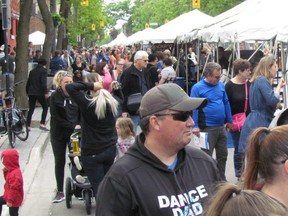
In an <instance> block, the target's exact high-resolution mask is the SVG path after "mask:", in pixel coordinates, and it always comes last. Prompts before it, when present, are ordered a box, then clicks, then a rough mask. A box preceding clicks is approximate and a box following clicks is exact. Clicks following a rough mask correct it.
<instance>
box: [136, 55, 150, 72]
mask: <svg viewBox="0 0 288 216" xmlns="http://www.w3.org/2000/svg"><path fill="white" fill-rule="evenodd" d="M138 62H139V64H138V65H139V67H140V68H141V69H144V68H146V67H147V64H148V57H142V59H139V60H138Z"/></svg>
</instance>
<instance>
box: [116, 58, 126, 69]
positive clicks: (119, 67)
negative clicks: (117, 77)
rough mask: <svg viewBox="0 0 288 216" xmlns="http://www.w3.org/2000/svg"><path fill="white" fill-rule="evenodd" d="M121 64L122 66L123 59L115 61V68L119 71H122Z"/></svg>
mask: <svg viewBox="0 0 288 216" xmlns="http://www.w3.org/2000/svg"><path fill="white" fill-rule="evenodd" d="M123 66H124V61H123V60H120V61H119V62H118V63H117V65H116V67H117V70H118V71H119V72H122V71H123Z"/></svg>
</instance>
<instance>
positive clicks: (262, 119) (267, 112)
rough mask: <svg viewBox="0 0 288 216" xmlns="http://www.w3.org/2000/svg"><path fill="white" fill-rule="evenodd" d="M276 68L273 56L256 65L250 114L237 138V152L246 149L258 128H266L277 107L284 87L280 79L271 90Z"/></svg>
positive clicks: (250, 100)
mask: <svg viewBox="0 0 288 216" xmlns="http://www.w3.org/2000/svg"><path fill="white" fill-rule="evenodd" d="M277 71H278V66H277V62H276V60H275V59H274V58H273V56H271V55H268V56H265V57H263V58H262V59H261V60H260V62H259V63H258V65H257V67H256V69H255V72H254V74H253V76H252V78H251V80H250V82H251V86H250V89H249V104H250V109H251V112H250V113H249V115H248V116H247V118H246V120H245V123H244V125H243V127H242V130H241V133H240V138H239V151H240V152H245V151H246V149H247V148H248V147H247V145H248V140H247V139H248V137H249V135H250V134H251V132H252V131H253V130H254V129H255V128H258V127H268V126H269V124H270V123H271V121H272V118H273V116H274V113H275V111H276V109H277V105H278V103H279V102H280V91H281V89H282V88H283V87H284V86H285V85H286V82H285V81H284V79H283V78H281V79H280V80H279V82H278V85H277V87H276V88H275V89H274V90H273V88H272V81H273V78H274V77H275V76H276V74H277Z"/></svg>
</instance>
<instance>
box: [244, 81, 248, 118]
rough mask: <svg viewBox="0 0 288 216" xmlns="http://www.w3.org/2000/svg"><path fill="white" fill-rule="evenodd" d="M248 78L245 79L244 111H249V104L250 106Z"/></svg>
mask: <svg viewBox="0 0 288 216" xmlns="http://www.w3.org/2000/svg"><path fill="white" fill-rule="evenodd" d="M247 82H248V81H247V80H246V81H245V106H244V113H246V111H247V106H248V84H247Z"/></svg>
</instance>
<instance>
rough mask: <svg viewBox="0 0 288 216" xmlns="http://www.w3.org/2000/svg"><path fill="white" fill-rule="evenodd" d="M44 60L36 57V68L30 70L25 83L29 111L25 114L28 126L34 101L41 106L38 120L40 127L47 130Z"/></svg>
mask: <svg viewBox="0 0 288 216" xmlns="http://www.w3.org/2000/svg"><path fill="white" fill-rule="evenodd" d="M46 64H47V62H46V60H45V59H41V58H40V59H38V65H37V66H36V68H34V69H33V70H31V71H30V73H29V77H28V80H27V84H26V93H27V95H28V97H29V111H28V115H27V123H28V127H29V128H30V124H31V119H32V115H33V113H34V109H35V105H36V101H38V102H39V103H40V104H41V106H42V115H41V120H40V129H41V130H45V131H48V129H47V128H46V116H47V112H48V104H47V97H48V93H47V69H46Z"/></svg>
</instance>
